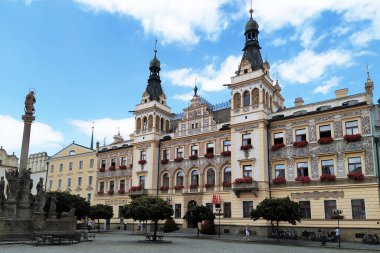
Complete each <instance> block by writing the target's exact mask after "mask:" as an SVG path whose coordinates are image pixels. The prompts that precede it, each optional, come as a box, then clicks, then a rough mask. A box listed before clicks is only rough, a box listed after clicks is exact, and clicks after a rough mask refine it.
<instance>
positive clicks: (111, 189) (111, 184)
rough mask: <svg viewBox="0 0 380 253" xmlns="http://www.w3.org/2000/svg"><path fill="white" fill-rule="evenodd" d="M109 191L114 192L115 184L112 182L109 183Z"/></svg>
mask: <svg viewBox="0 0 380 253" xmlns="http://www.w3.org/2000/svg"><path fill="white" fill-rule="evenodd" d="M109 190H110V191H114V190H115V182H114V181H110V188H109Z"/></svg>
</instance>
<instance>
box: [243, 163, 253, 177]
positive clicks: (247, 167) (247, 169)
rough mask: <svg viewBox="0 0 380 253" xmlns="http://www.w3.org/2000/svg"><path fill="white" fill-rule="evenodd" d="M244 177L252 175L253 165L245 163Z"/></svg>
mask: <svg viewBox="0 0 380 253" xmlns="http://www.w3.org/2000/svg"><path fill="white" fill-rule="evenodd" d="M243 177H252V166H251V165H244V166H243Z"/></svg>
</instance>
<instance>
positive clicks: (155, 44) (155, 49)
mask: <svg viewBox="0 0 380 253" xmlns="http://www.w3.org/2000/svg"><path fill="white" fill-rule="evenodd" d="M156 54H157V35H156V41H155V43H154V57H155V58H156Z"/></svg>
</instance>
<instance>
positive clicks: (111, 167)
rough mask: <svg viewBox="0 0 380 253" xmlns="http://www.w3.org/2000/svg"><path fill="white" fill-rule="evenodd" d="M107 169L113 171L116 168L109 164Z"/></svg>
mask: <svg viewBox="0 0 380 253" xmlns="http://www.w3.org/2000/svg"><path fill="white" fill-rule="evenodd" d="M108 170H109V171H115V170H116V167H115V166H110V167H109V168H108Z"/></svg>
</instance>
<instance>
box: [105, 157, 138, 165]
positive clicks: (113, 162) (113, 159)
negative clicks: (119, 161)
mask: <svg viewBox="0 0 380 253" xmlns="http://www.w3.org/2000/svg"><path fill="white" fill-rule="evenodd" d="M144 160H145V159H144ZM111 166H116V158H112V159H111Z"/></svg>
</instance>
